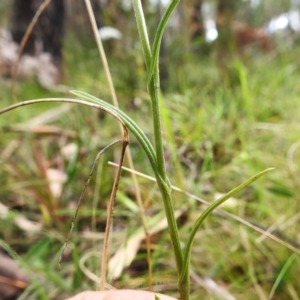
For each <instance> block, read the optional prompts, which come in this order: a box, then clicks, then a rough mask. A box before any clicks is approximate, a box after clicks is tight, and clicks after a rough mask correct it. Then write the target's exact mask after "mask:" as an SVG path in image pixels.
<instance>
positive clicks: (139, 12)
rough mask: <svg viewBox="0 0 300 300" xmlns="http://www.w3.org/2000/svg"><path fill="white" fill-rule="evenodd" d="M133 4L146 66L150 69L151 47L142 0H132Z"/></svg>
mask: <svg viewBox="0 0 300 300" xmlns="http://www.w3.org/2000/svg"><path fill="white" fill-rule="evenodd" d="M132 6H133V9H134V13H135V19H136V24H137V28H138V32H139V36H140V41H141V44H142V49H143V54H144V58H145V63H146V67H147V69H148V70H149V68H150V64H151V49H150V43H149V38H148V32H147V26H146V22H145V17H144V12H143V8H142V4H141V1H140V0H132Z"/></svg>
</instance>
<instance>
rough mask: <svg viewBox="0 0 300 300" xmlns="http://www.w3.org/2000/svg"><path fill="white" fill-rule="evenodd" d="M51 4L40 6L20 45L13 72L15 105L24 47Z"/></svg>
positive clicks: (12, 92) (45, 3)
mask: <svg viewBox="0 0 300 300" xmlns="http://www.w3.org/2000/svg"><path fill="white" fill-rule="evenodd" d="M50 2H51V0H45V1H44V2H43V3H42V4H41V5H40V7H39V9H38V10H37V11H36V13H35V15H34V17H33V19H32V20H31V22H30V24H29V26H28V27H27V29H26V32H25V34H24V36H23V38H22V41H21V43H20V47H19V51H18V56H17V60H16V61H15V63H14V64H13V67H12V72H11V96H12V99H13V102H14V103H15V102H17V98H16V93H15V84H16V77H17V71H18V66H19V63H20V59H21V56H22V53H23V50H24V47H25V45H26V43H27V41H28V38H29V36H30V34H31V33H32V30H33V28H34V26H35V24H36V23H37V21H38V19H39V17H40V15H41V14H42V12H43V11H44V10H45V9H46V7H47V6H48V5H49V3H50Z"/></svg>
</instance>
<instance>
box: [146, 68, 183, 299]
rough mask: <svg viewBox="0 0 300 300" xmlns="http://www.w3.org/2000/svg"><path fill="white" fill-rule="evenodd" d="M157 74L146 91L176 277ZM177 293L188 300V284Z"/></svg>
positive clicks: (179, 256) (178, 256)
mask: <svg viewBox="0 0 300 300" xmlns="http://www.w3.org/2000/svg"><path fill="white" fill-rule="evenodd" d="M158 72H159V71H158V65H157V66H156V68H155V71H154V73H153V76H152V78H151V80H150V82H149V86H148V91H149V94H150V97H151V107H152V118H153V129H154V138H155V150H156V160H157V169H158V173H159V175H160V176H159V178H157V182H158V186H159V189H160V192H161V194H162V199H163V203H164V208H165V212H166V217H167V221H168V227H169V232H170V238H171V242H172V245H173V249H174V254H175V260H176V266H177V271H178V275H179V276H180V275H181V272H182V268H183V252H182V249H181V246H180V238H179V231H178V226H177V222H176V218H175V215H174V211H175V210H174V207H173V201H172V189H171V185H170V183H169V180H168V177H167V174H166V168H165V158H164V148H163V140H162V127H161V114H160V105H159V93H160V82H159V73H158ZM179 292H180V299H184V300H188V299H189V283H188V284H187V285H186V286H185V287H184V290H183V289H182V288H180V289H179Z"/></svg>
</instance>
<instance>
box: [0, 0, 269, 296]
mask: <svg viewBox="0 0 300 300" xmlns="http://www.w3.org/2000/svg"><path fill="white" fill-rule="evenodd" d="M178 3H179V1H178V0H174V1H172V2H171V4H170V5H169V7H168V8H167V9H166V12H165V14H164V15H163V17H162V20H161V22H160V24H159V26H158V28H157V31H156V34H155V37H154V41H153V45H152V47H151V46H150V43H149V39H148V33H147V26H146V23H145V18H144V13H143V9H142V6H141V2H140V1H138V0H133V7H134V11H135V16H136V21H137V29H138V31H139V36H140V41H141V45H142V49H143V55H144V60H145V64H146V68H147V77H148V80H147V89H148V93H149V95H150V98H151V111H152V122H153V132H154V145H152V143H151V142H150V140H149V139H148V137H147V136H146V134H145V133H144V131H143V130H142V129H141V128H140V127H139V126H138V125H137V123H136V122H135V121H133V120H132V119H131V118H130V117H129V116H128V115H127V114H126V113H124V112H123V111H121V110H120V109H118V108H116V107H115V106H112V105H110V104H108V103H107V102H105V101H103V100H101V99H98V98H96V97H94V96H92V95H90V94H87V93H85V92H81V91H73V94H75V95H77V96H79V97H81V98H84V99H86V101H83V100H75V99H63V98H62V99H59V98H57V99H39V100H33V101H25V102H21V103H18V104H16V105H13V106H10V107H8V108H6V109H3V110H1V111H0V114H3V113H6V112H8V111H10V110H13V109H16V108H19V107H22V106H26V105H32V104H36V103H42V102H52V103H53V102H69V103H78V104H80V105H85V106H90V107H93V108H97V109H101V110H104V111H105V112H107V113H109V114H111V115H113V116H114V117H115V118H116V119H117V120H118V121H119V122H120V123H121V124H122V126H123V132H124V135H123V139H122V144H123V147H122V153H121V158H120V163H119V168H118V172H117V175H116V179H115V183H114V187H113V191H112V194H111V200H110V208H109V210H108V212H109V213H108V219H107V220H108V221H107V225H106V241H105V242H104V252H103V255H104V259H103V263H102V272H101V278H102V279H101V287H102V288H104V282H105V275H106V269H105V264H106V257H107V254H106V251H107V249H106V248H107V244H108V233H109V228H110V225H111V214H112V211H113V206H114V200H115V197H116V192H117V187H118V182H119V177H120V173H121V166H122V162H123V158H124V153H125V149H126V146H127V144H128V133H127V132H128V131H129V132H130V133H131V134H133V135H134V136H135V138H136V139H137V140H138V141H139V143H140V145H141V146H142V148H143V150H144V152H145V154H146V156H147V157H148V160H149V162H150V164H151V167H152V169H153V172H154V175H155V178H156V182H157V184H158V187H159V190H160V193H161V198H162V201H163V204H164V209H165V213H166V217H167V221H168V228H169V233H170V239H171V243H172V246H173V251H174V256H175V261H176V268H177V274H178V291H179V294H180V300H188V299H189V298H190V259H191V249H192V244H193V241H194V238H195V235H196V233H197V231H198V229H199V227H200V226H201V225H202V224H203V222H204V220H205V219H206V218H207V216H208V215H210V214H211V213H212V212H213V211H214V210H215V209H216V208H217V207H219V206H220V205H221V204H222V203H224V202H225V201H226V200H227V199H229V198H230V197H232V196H233V195H235V194H236V193H238V192H239V191H241V190H242V189H244V188H245V187H246V186H248V185H249V184H251V183H252V182H254V181H256V180H257V179H258V178H259V177H261V176H262V175H264V174H265V173H266V172H268V171H269V170H270V169H266V170H264V171H262V172H260V173H258V174H256V175H254V176H253V177H251V178H250V179H248V180H246V181H245V182H244V183H242V184H241V185H239V186H237V187H236V188H234V189H233V190H231V191H230V192H228V193H226V194H225V195H224V196H222V197H221V198H219V199H218V200H216V201H214V202H213V203H212V204H210V205H209V206H208V207H207V208H206V209H205V210H204V211H203V212H202V214H201V215H200V217H198V218H197V219H196V221H195V223H194V225H193V226H192V229H191V231H190V233H189V235H188V237H187V239H186V240H185V241H184V247H182V242H183V241H182V240H181V239H180V237H179V229H178V225H177V221H176V217H175V214H174V212H175V209H174V206H173V200H172V186H171V184H170V180H169V179H168V175H167V169H166V165H165V152H164V147H163V136H162V121H161V112H160V110H161V107H160V77H159V50H160V44H161V39H162V36H163V32H164V29H165V27H166V25H167V22H168V20H169V18H170V16H171V14H172V12H173V11H174V9H175V8H176V6H177V5H178ZM243 78H244V77H243ZM244 90H245V89H244ZM101 153H102V152H100V153H99V155H100V154H101ZM98 158H99V156H97V158H96V162H97V160H98ZM95 164H96V163H95ZM95 164H94V167H95ZM94 167H93V169H94ZM89 180H90V178H89ZM86 186H87V185H86ZM86 186H85V187H86ZM84 191H85V189H84ZM84 191H83V193H84ZM82 197H83V194H82V196H81V197H80V200H79V204H78V208H79V205H80V203H81V201H82V199H83V198H82ZM78 208H77V211H78ZM76 216H77V212H76V214H75V217H74V219H75V218H76ZM73 226H74V221H73V222H72V228H73Z"/></svg>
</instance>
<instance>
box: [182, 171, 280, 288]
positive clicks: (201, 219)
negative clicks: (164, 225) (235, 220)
mask: <svg viewBox="0 0 300 300" xmlns="http://www.w3.org/2000/svg"><path fill="white" fill-rule="evenodd" d="M271 170H274V168H268V169H266V170H264V171H262V172H259V173H258V174H256V175H254V176H252V177H251V178H249V179H248V180H246V181H245V182H243V183H242V184H241V185H239V186H237V187H236V188H234V189H232V190H231V191H230V192H228V193H227V194H225V195H224V196H223V197H221V198H220V199H218V200H216V201H214V202H213V203H212V204H211V205H209V206H208V207H207V208H206V209H205V210H204V212H203V213H202V214H201V216H200V217H199V218H198V219H197V221H196V223H195V225H194V227H193V228H192V231H191V233H190V236H189V238H188V241H187V244H186V248H185V251H184V259H183V270H182V273H181V275H180V279H179V282H180V283H182V282H184V279H185V278H186V276H187V274H188V269H189V264H190V256H191V247H192V243H193V241H194V238H195V235H196V233H197V231H198V229H199V227H200V226H201V225H202V223H203V222H204V220H205V219H206V218H207V216H209V215H210V214H211V213H212V212H213V211H214V210H215V209H216V208H217V207H218V206H220V205H221V204H222V203H224V202H225V201H226V200H228V199H229V198H230V197H232V196H234V195H235V194H236V193H238V192H240V191H241V190H242V189H244V188H245V187H247V186H248V185H249V184H251V183H252V182H254V181H256V180H257V179H258V178H260V177H261V176H263V175H264V174H266V173H267V172H269V171H271Z"/></svg>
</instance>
